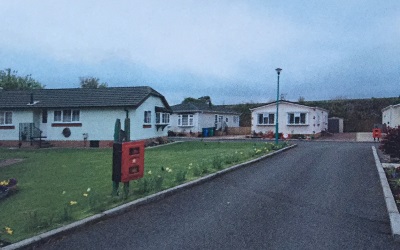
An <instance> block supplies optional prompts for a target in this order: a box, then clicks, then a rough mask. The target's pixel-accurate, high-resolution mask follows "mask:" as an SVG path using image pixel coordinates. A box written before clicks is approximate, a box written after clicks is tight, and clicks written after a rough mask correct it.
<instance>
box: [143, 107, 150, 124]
mask: <svg viewBox="0 0 400 250" xmlns="http://www.w3.org/2000/svg"><path fill="white" fill-rule="evenodd" d="M143 123H144V124H151V111H150V110H145V111H144V112H143Z"/></svg>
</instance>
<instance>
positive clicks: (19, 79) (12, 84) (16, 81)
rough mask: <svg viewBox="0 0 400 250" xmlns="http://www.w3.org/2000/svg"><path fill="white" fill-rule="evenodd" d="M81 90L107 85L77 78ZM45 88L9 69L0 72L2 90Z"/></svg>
mask: <svg viewBox="0 0 400 250" xmlns="http://www.w3.org/2000/svg"><path fill="white" fill-rule="evenodd" d="M79 86H80V87H81V88H91V89H96V88H106V87H107V83H105V82H103V83H102V82H100V79H99V78H96V77H79ZM45 87H46V86H45V85H43V84H41V83H40V82H39V81H37V80H35V79H34V78H32V75H30V74H29V75H25V76H20V75H18V71H16V70H12V69H10V68H8V69H4V70H0V88H1V89H3V90H29V89H44V88H45Z"/></svg>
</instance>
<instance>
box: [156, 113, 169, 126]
mask: <svg viewBox="0 0 400 250" xmlns="http://www.w3.org/2000/svg"><path fill="white" fill-rule="evenodd" d="M156 124H169V113H161V112H157V113H156Z"/></svg>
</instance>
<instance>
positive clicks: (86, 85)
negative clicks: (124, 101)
mask: <svg viewBox="0 0 400 250" xmlns="http://www.w3.org/2000/svg"><path fill="white" fill-rule="evenodd" d="M79 82H80V83H79V84H80V86H81V88H83V89H99V88H107V83H105V82H103V83H100V79H99V78H95V77H79Z"/></svg>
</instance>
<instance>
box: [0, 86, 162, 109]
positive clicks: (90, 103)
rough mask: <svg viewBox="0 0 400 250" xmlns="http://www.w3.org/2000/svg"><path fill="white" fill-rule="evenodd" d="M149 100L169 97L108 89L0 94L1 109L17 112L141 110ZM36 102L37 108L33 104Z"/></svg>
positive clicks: (152, 92) (145, 89) (144, 88)
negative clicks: (66, 109)
mask: <svg viewBox="0 0 400 250" xmlns="http://www.w3.org/2000/svg"><path fill="white" fill-rule="evenodd" d="M149 96H155V97H159V98H161V100H162V102H163V104H164V106H165V107H166V108H167V109H170V106H169V105H168V102H167V101H166V99H165V97H164V96H163V95H161V94H160V93H159V92H157V91H155V90H154V89H152V88H151V87H147V86H141V87H108V88H98V89H84V88H70V89H33V90H16V91H10V90H8V91H6V90H0V109H5V108H17V109H30V108H75V107H79V108H82V107H133V108H136V107H138V106H140V104H142V103H143V102H144V101H145V100H146V99H147V98H148V97H149ZM32 100H33V104H32Z"/></svg>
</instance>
